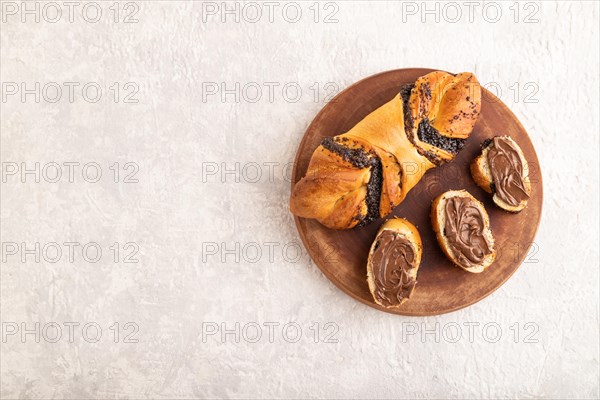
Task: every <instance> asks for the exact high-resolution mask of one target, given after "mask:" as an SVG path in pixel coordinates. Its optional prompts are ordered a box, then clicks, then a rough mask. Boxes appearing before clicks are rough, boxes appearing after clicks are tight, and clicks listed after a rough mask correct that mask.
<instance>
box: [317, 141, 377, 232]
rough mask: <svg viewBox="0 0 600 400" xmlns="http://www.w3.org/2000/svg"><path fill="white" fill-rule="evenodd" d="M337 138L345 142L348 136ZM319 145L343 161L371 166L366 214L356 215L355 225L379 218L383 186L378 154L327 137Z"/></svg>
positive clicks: (355, 165)
mask: <svg viewBox="0 0 600 400" xmlns="http://www.w3.org/2000/svg"><path fill="white" fill-rule="evenodd" d="M339 140H341V141H343V142H347V141H348V138H340V139H339ZM321 145H322V146H323V147H324V148H326V149H327V150H329V151H331V152H333V153H335V154H337V155H339V156H340V157H342V158H343V159H344V160H345V161H347V162H349V163H350V164H352V165H353V166H354V167H356V168H366V167H370V168H371V176H370V177H369V181H368V182H367V198H366V201H367V215H358V216H357V217H356V218H355V219H356V220H358V224H357V225H356V226H357V227H361V226H365V225H367V224H368V223H370V222H371V221H373V220H375V219H377V218H379V202H380V200H381V188H382V186H383V166H382V163H381V159H380V158H379V156H378V155H377V154H376V153H375V152H373V151H370V152H367V151H366V150H365V149H363V148H358V149H352V148H349V147H346V146H344V145H342V144H341V143H339V142H338V141H336V140H335V139H334V138H331V137H328V138H325V139H323V141H322V142H321Z"/></svg>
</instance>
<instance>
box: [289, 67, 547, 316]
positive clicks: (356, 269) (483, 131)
mask: <svg viewBox="0 0 600 400" xmlns="http://www.w3.org/2000/svg"><path fill="white" fill-rule="evenodd" d="M431 71H433V70H430V69H423V68H410V69H399V70H394V71H388V72H383V73H380V74H377V75H373V76H371V77H368V78H366V79H363V80H361V81H359V82H357V83H355V84H354V85H352V86H350V87H349V88H347V89H346V90H344V91H343V92H341V93H340V94H339V95H337V96H336V97H335V98H334V99H333V100H332V101H330V102H329V103H328V104H327V105H326V106H325V107H324V108H323V109H322V110H321V111H320V112H319V114H318V115H317V116H316V117H315V119H314V120H313V122H312V123H311V124H310V126H309V127H308V130H307V131H306V133H305V135H304V138H303V139H302V142H301V143H300V146H299V148H298V152H297V154H296V160H295V164H294V170H293V179H292V185H294V184H295V183H296V182H297V181H298V180H300V179H301V178H302V177H303V176H304V175H305V173H306V170H307V168H308V163H309V160H310V157H311V155H312V153H313V151H314V150H315V149H316V148H317V147H318V145H319V144H320V142H321V140H322V139H323V138H325V137H327V136H335V135H338V134H341V133H344V132H346V131H348V130H349V129H350V128H352V127H353V126H354V125H355V124H356V123H357V122H359V121H360V120H361V119H363V118H364V117H365V116H366V115H367V114H369V113H370V112H371V111H373V110H375V109H376V108H378V107H379V106H381V105H383V104H384V103H386V102H388V101H389V100H391V99H392V98H393V97H394V96H396V95H397V94H398V93H399V90H400V87H401V86H402V85H403V84H406V83H414V82H415V80H416V79H417V78H418V77H420V76H422V75H425V74H427V73H428V72H431ZM496 135H509V136H511V137H512V138H513V139H514V140H515V141H516V142H517V143H518V144H519V145H520V146H521V148H522V149H523V152H524V154H525V157H526V158H527V160H528V162H529V165H530V177H531V184H532V197H531V199H530V201H529V203H528V206H527V208H526V209H525V210H523V211H521V212H520V213H518V214H511V213H508V212H506V211H503V210H501V209H500V208H498V207H497V206H495V205H494V203H493V202H492V199H491V195H489V194H487V193H486V192H484V191H483V190H482V189H480V188H479V187H478V186H477V185H476V184H475V182H474V181H473V179H472V178H471V174H470V172H469V164H470V162H471V160H473V158H475V156H476V155H478V154H479V152H480V151H481V148H480V144H481V142H482V141H483V140H484V139H486V138H490V137H492V136H496ZM450 189H466V190H468V191H469V192H470V193H471V194H472V195H473V196H475V197H476V198H477V199H478V200H480V201H482V202H483V204H484V205H485V207H486V209H487V211H488V213H489V216H490V220H491V225H492V232H493V234H494V237H495V239H496V242H495V243H496V249H497V252H498V253H497V257H496V261H495V262H494V263H493V264H492V265H491V266H490V267H489V268H488V269H487V270H486V271H484V272H482V273H481V274H471V273H469V272H466V271H463V270H462V269H460V268H458V267H456V266H454V265H453V264H452V263H451V262H450V261H449V260H448V259H447V258H446V257H445V256H444V254H443V253H442V251H441V249H440V247H439V245H438V243H437V240H436V237H435V233H434V232H433V229H432V228H431V222H430V219H429V213H430V208H431V202H432V200H433V199H434V198H435V197H436V196H438V195H439V194H441V193H443V192H445V191H447V190H450ZM542 198H543V188H542V176H541V172H540V167H539V162H538V158H537V155H536V153H535V149H534V148H533V145H532V143H531V140H530V139H529V136H528V135H527V132H526V131H525V129H524V128H523V126H522V125H521V123H520V122H519V121H518V120H517V118H516V117H515V115H514V114H513V113H512V112H511V111H510V110H509V109H508V107H506V106H505V105H504V104H503V103H502V102H501V101H500V100H499V99H498V98H497V97H495V96H494V95H493V94H491V93H490V92H489V91H487V90H485V89H483V88H482V106H481V115H480V116H479V119H478V121H477V124H476V125H475V128H474V130H473V133H472V134H471V137H470V138H469V140H468V141H467V143H466V145H465V147H464V149H463V150H462V151H461V152H460V153H459V155H458V156H457V157H456V159H455V160H454V161H452V162H449V163H447V164H445V165H443V166H441V167H438V168H434V169H432V170H429V171H428V172H427V173H426V174H425V176H423V178H422V179H421V181H420V182H419V183H418V184H417V185H416V186H415V187H414V188H413V189H412V190H411V191H410V192H409V193H408V195H407V197H406V198H405V200H404V201H403V202H402V204H400V205H399V206H398V207H396V209H395V210H394V211H393V212H392V214H390V215H388V216H387V217H386V218H385V219H387V218H391V217H392V216H398V217H403V218H406V219H407V220H409V221H410V222H412V223H413V224H414V225H416V226H417V228H418V230H419V233H420V234H421V238H422V240H423V258H422V261H421V266H420V269H419V274H418V277H417V285H416V288H415V290H414V292H413V294H412V296H411V298H410V299H409V300H408V301H407V302H406V303H404V304H403V305H402V306H401V307H400V308H399V309H397V310H392V311H390V310H386V309H384V308H383V307H381V306H379V305H377V304H376V303H375V302H374V301H373V298H372V297H371V293H370V292H369V288H368V285H367V270H366V265H367V258H368V253H369V248H370V246H371V244H372V243H373V240H374V239H375V235H376V233H377V230H378V229H379V227H380V226H381V224H382V223H383V222H384V220H385V219H383V218H382V219H378V220H376V221H374V222H372V223H371V224H369V225H368V226H365V227H362V228H356V229H351V230H345V231H337V230H332V229H328V228H326V227H324V226H323V225H321V224H320V223H319V222H317V221H316V220H310V219H304V218H298V217H295V222H296V227H297V228H298V232H299V233H300V237H301V238H302V242H303V243H304V246H305V247H306V249H307V251H308V253H309V254H310V256H311V257H312V259H313V260H314V262H315V263H316V264H317V266H318V267H319V268H320V269H321V271H323V273H324V274H325V276H327V278H329V279H330V280H331V281H332V282H333V283H334V284H335V285H336V286H337V287H339V288H340V289H341V290H343V291H344V292H345V293H347V294H349V295H350V296H352V297H354V298H355V299H356V300H359V301H361V302H363V303H365V304H367V305H369V306H372V307H374V308H377V309H378V310H382V311H389V312H392V313H395V314H400V315H413V316H426V315H436V314H443V313H447V312H451V311H455V310H458V309H461V308H463V307H467V306H469V305H471V304H473V303H476V302H478V301H479V300H481V299H483V298H484V297H486V296H487V295H489V294H490V293H492V292H493V291H494V290H496V289H497V288H499V287H500V286H501V285H502V284H503V283H504V282H506V280H507V279H508V278H510V276H511V275H512V274H513V273H514V272H515V271H516V270H517V268H519V265H521V263H522V262H523V260H524V259H525V257H526V256H527V257H530V258H531V259H532V260H534V259H535V255H534V254H533V253H534V252H535V250H536V249H537V246H535V245H533V246H532V243H533V240H534V237H535V233H536V230H537V228H538V225H539V222H540V217H541V212H542ZM530 248H531V251H530ZM528 252H529V255H528Z"/></svg>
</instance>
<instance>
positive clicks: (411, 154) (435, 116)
mask: <svg viewBox="0 0 600 400" xmlns="http://www.w3.org/2000/svg"><path fill="white" fill-rule="evenodd" d="M409 90H410V89H409ZM405 94H406V96H405V97H404V99H403V96H402V95H398V96H395V97H394V98H393V99H392V100H390V101H389V102H388V103H386V104H384V105H383V106H381V107H379V108H378V109H376V110H375V111H373V112H372V113H370V114H369V115H367V116H366V117H365V118H364V119H363V120H362V121H360V122H359V123H358V124H356V125H355V126H354V127H353V128H352V129H350V131H348V132H347V133H344V134H342V135H338V136H335V137H333V138H327V139H325V140H324V141H323V142H322V143H321V145H320V146H319V147H318V148H317V149H316V150H315V151H314V153H313V155H312V158H311V160H310V163H309V165H308V170H307V172H306V175H305V176H304V177H303V178H302V179H301V180H300V181H299V182H298V183H296V185H295V186H294V188H293V189H292V193H291V198H290V209H291V211H292V213H293V214H295V215H297V216H299V217H303V218H314V219H317V220H318V221H319V222H321V223H322V224H323V225H325V226H327V227H329V228H333V229H350V228H353V227H355V226H357V225H364V224H367V223H370V222H371V221H373V220H374V219H376V218H379V217H384V216H386V215H387V214H389V213H390V212H391V211H392V209H393V208H394V207H396V206H397V205H398V204H400V203H401V202H402V201H403V200H404V198H405V197H406V195H407V194H408V192H409V191H410V190H411V189H412V188H413V187H414V186H415V185H416V184H417V183H418V182H419V180H420V179H421V177H422V176H423V174H425V172H427V170H429V169H430V168H433V167H434V166H436V165H440V164H442V163H443V162H445V161H448V160H451V159H453V158H454V157H455V156H456V153H457V152H458V151H459V150H460V148H462V145H463V144H464V139H466V138H467V137H468V136H469V134H470V133H471V130H472V129H473V125H474V124H475V121H476V119H477V116H478V115H479V109H480V100H481V96H480V88H479V85H478V84H477V80H476V78H475V77H474V76H473V75H472V74H470V73H462V74H458V75H456V76H454V75H451V74H448V73H446V72H440V71H436V72H432V73H430V74H427V75H425V76H422V77H421V78H419V79H418V80H417V81H416V83H415V85H414V88H413V89H412V90H410V92H408V91H407V92H406V93H405ZM457 96H458V97H457ZM467 99H468V100H467ZM405 104H407V105H410V106H409V107H410V110H407V111H410V112H407V113H406V116H407V117H408V118H407V119H408V121H405V110H404V107H405ZM413 107H414V109H412V108H413ZM413 115H414V117H413ZM420 124H422V126H421V128H423V127H426V128H427V129H428V131H427V132H428V134H430V136H431V132H433V136H435V134H439V137H436V138H437V142H436V143H437V144H440V143H442V142H443V143H451V145H447V144H443V143H442V145H443V146H451V147H452V146H453V147H452V148H453V149H454V150H453V152H451V151H447V150H444V149H441V148H438V147H435V146H434V145H432V144H429V143H427V142H425V141H421V140H420V139H419V128H420V126H419V125H420ZM424 139H425V140H430V141H434V142H435V140H432V139H426V138H424ZM369 183H370V184H369Z"/></svg>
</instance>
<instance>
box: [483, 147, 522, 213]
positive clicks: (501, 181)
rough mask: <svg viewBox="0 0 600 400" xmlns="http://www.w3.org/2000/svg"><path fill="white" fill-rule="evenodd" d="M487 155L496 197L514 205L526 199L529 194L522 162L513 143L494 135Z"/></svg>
mask: <svg viewBox="0 0 600 400" xmlns="http://www.w3.org/2000/svg"><path fill="white" fill-rule="evenodd" d="M487 157H488V164H489V166H490V171H491V173H492V179H493V182H494V186H495V190H496V194H497V195H498V197H499V198H500V199H501V200H502V201H504V202H505V203H506V204H510V205H511V206H515V207H516V206H518V205H519V204H521V202H522V201H523V200H527V199H528V198H529V195H528V194H527V190H526V189H525V183H524V182H523V163H522V162H521V157H519V151H518V150H517V149H516V148H515V146H514V144H513V143H512V142H511V141H509V140H507V139H506V138H502V137H495V138H494V139H493V141H492V146H490V148H489V150H488V154H487Z"/></svg>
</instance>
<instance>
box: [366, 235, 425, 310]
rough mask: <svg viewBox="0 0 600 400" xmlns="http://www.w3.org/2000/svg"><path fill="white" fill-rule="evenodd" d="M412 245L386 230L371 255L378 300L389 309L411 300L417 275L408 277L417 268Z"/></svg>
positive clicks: (400, 236) (404, 238)
mask: <svg viewBox="0 0 600 400" xmlns="http://www.w3.org/2000/svg"><path fill="white" fill-rule="evenodd" d="M415 253H416V252H415V248H414V246H413V245H412V243H411V242H410V241H409V240H408V239H407V238H406V237H404V236H402V235H400V234H398V233H396V232H393V231H390V230H384V231H383V232H382V233H381V235H379V237H378V238H377V243H376V244H375V250H374V251H373V255H372V266H373V278H374V281H375V291H374V294H375V298H376V300H377V301H378V302H380V303H381V304H383V305H384V306H386V307H389V306H397V305H399V304H401V302H402V300H403V299H406V298H408V297H409V296H410V294H411V292H412V290H413V289H414V287H415V284H416V283H417V281H416V278H415V276H416V274H409V272H411V270H412V269H414V268H417V266H416V265H415V260H416V254H415Z"/></svg>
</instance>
